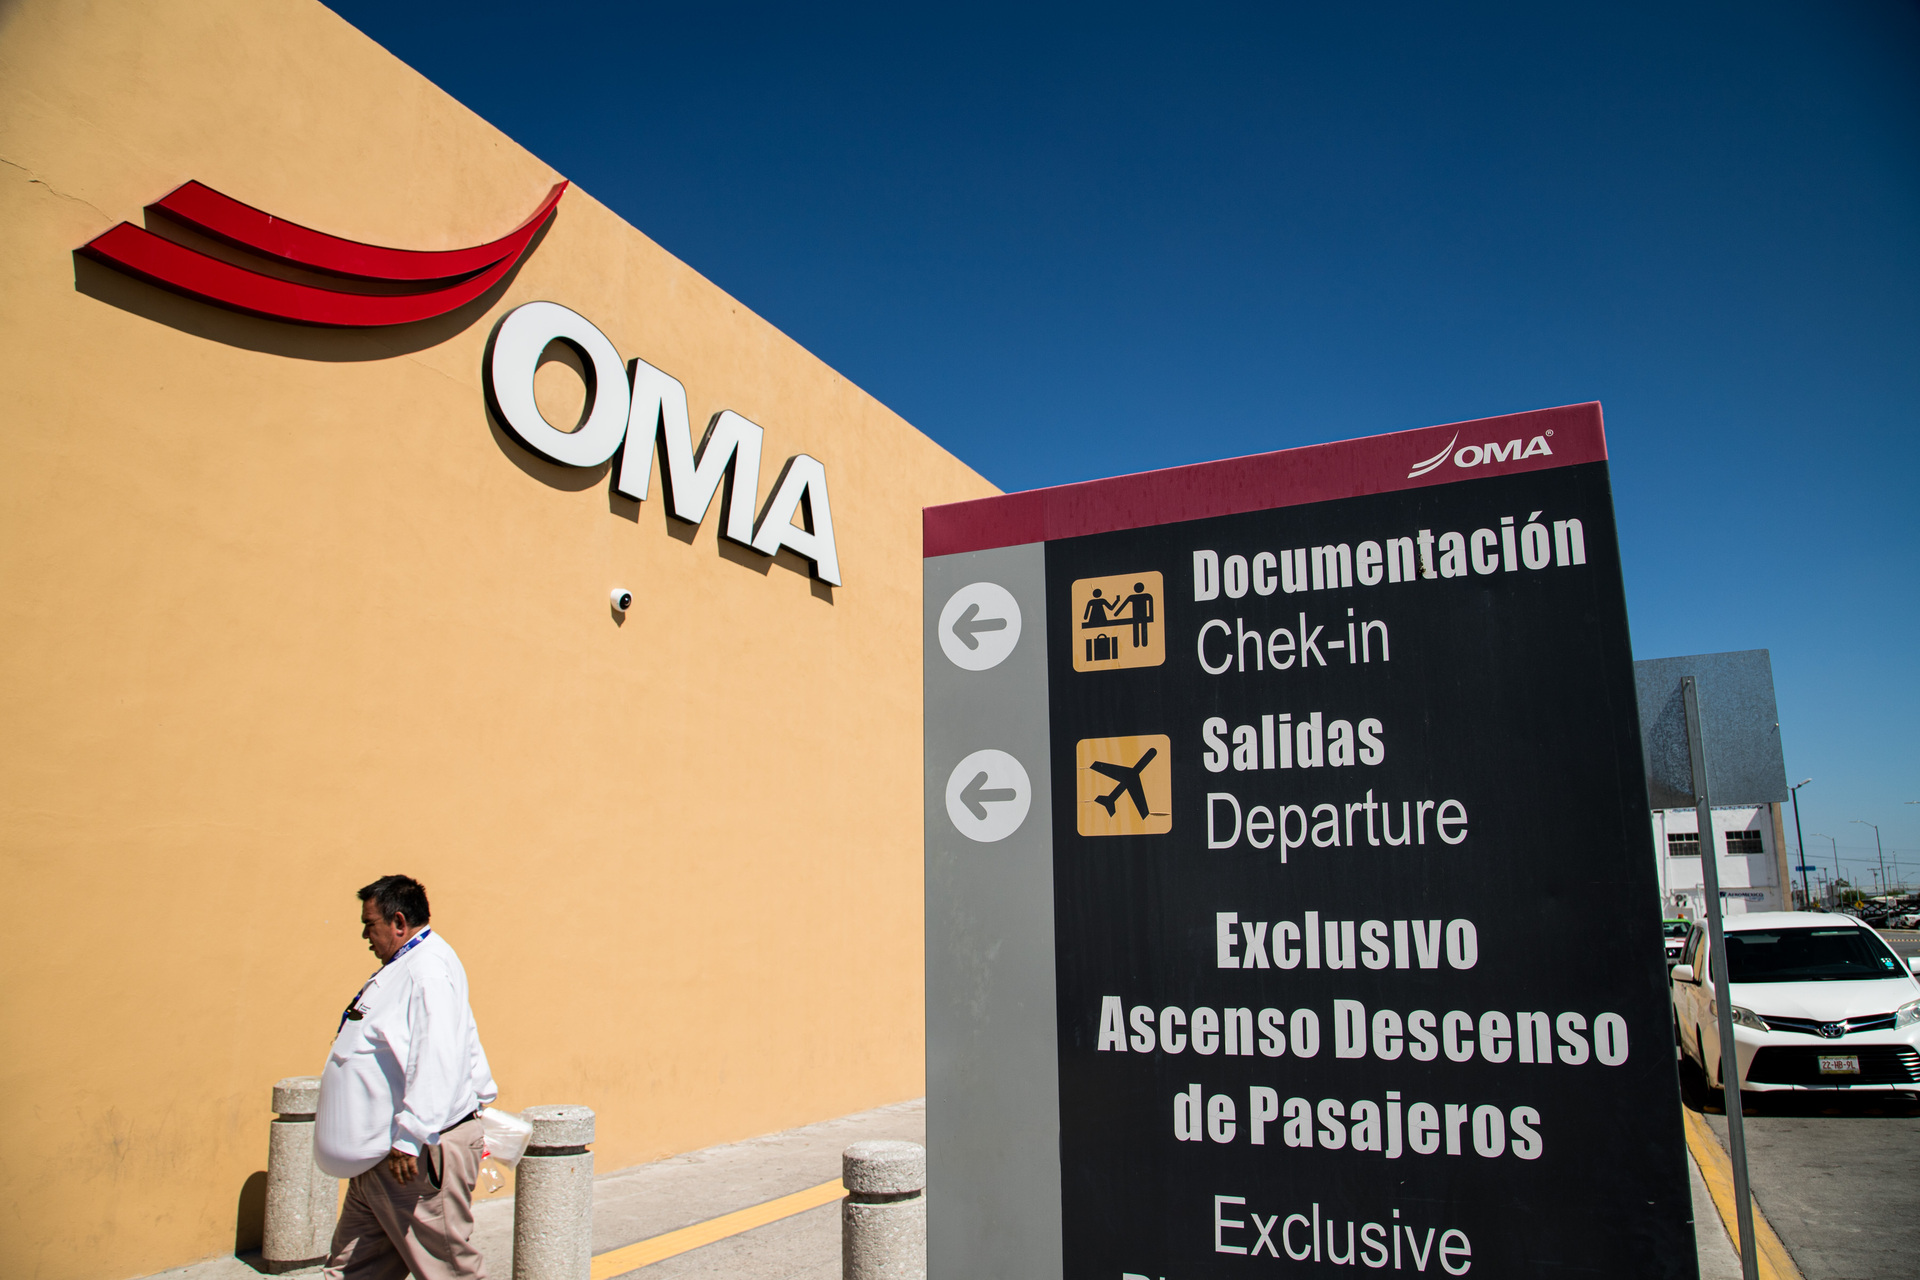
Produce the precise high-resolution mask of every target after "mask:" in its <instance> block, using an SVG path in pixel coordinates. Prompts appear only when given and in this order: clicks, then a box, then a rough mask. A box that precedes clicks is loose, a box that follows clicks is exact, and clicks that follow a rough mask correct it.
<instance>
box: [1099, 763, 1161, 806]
mask: <svg viewBox="0 0 1920 1280" xmlns="http://www.w3.org/2000/svg"><path fill="white" fill-rule="evenodd" d="M1159 754H1160V749H1159V748H1158V747H1148V748H1147V754H1145V755H1143V756H1141V757H1140V758H1139V759H1138V760H1136V761H1134V762H1133V764H1132V766H1131V767H1129V766H1127V765H1122V764H1109V763H1107V762H1106V761H1105V760H1095V761H1094V762H1093V765H1092V768H1093V770H1094V772H1095V773H1104V774H1106V775H1107V776H1108V777H1109V778H1112V779H1113V780H1114V781H1115V782H1118V783H1119V784H1120V785H1119V786H1117V787H1115V788H1114V789H1113V790H1111V791H1109V792H1107V794H1105V795H1103V796H1095V797H1094V802H1095V803H1096V804H1098V805H1099V806H1100V807H1101V808H1102V809H1105V810H1106V811H1107V814H1108V816H1110V817H1118V816H1119V815H1118V814H1116V813H1114V811H1113V810H1114V806H1115V805H1117V804H1119V803H1120V797H1121V796H1123V795H1124V796H1126V797H1127V798H1128V799H1130V800H1132V801H1133V807H1134V808H1135V809H1137V810H1139V812H1140V816H1141V817H1143V818H1144V817H1146V816H1147V789H1146V788H1145V787H1144V786H1142V785H1141V784H1140V771H1141V770H1142V769H1144V768H1146V767H1147V765H1148V764H1149V763H1150V762H1151V761H1152V760H1153V758H1154V757H1155V756H1157V755H1159Z"/></svg>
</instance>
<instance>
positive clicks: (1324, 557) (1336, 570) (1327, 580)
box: [1313, 542, 1353, 591]
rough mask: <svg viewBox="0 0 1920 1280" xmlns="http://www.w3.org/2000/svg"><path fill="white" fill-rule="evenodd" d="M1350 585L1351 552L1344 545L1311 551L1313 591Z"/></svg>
mask: <svg viewBox="0 0 1920 1280" xmlns="http://www.w3.org/2000/svg"><path fill="white" fill-rule="evenodd" d="M1352 585H1353V552H1352V551H1351V550H1350V549H1349V548H1348V547H1347V544H1346V543H1344V542H1342V543H1339V544H1338V545H1336V546H1331V547H1315V548H1314V549H1313V589H1314V590H1315V591H1326V590H1329V589H1330V588H1333V587H1350V586H1352Z"/></svg>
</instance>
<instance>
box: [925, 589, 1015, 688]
mask: <svg viewBox="0 0 1920 1280" xmlns="http://www.w3.org/2000/svg"><path fill="white" fill-rule="evenodd" d="M1018 643H1020V604H1019V602H1018V601H1016V600H1015V599H1014V598H1013V593H1012V592H1011V591H1008V590H1007V589H1006V588H1005V587H1003V586H1001V585H1000V584H999V583H997V582H975V583H973V584H971V585H970V586H965V587H962V588H960V589H959V590H958V591H956V592H954V593H953V597H952V598H951V599H949V600H948V601H947V605H946V608H944V609H942V610H941V611H940V652H942V653H944V654H946V655H947V661H949V662H951V663H952V664H953V665H954V666H956V667H959V668H960V669H961V670H962V671H985V670H987V669H988V668H989V667H997V666H999V665H1000V664H1001V663H1002V662H1005V661H1006V659H1007V655H1008V654H1010V653H1012V652H1013V647H1014V646H1015V645H1016V644H1018Z"/></svg>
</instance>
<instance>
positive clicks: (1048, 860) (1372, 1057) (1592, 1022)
mask: <svg viewBox="0 0 1920 1280" xmlns="http://www.w3.org/2000/svg"><path fill="white" fill-rule="evenodd" d="M923 530H924V550H925V555H926V568H925V577H924V579H923V581H924V584H925V586H924V593H923V599H924V601H925V605H924V609H923V626H924V627H925V628H926V631H925V638H924V640H923V647H924V649H925V650H926V651H928V652H929V653H930V652H931V651H932V650H933V649H934V647H935V645H934V641H935V639H936V637H937V639H938V641H939V648H940V649H941V650H942V651H944V652H945V653H946V655H947V657H948V659H949V660H950V662H951V665H950V663H949V662H942V661H931V662H929V663H928V664H927V666H928V669H927V672H926V676H925V690H926V699H927V701H926V720H925V724H926V752H925V760H926V766H925V770H924V784H925V786H926V792H925V800H924V810H925V812H926V813H927V815H928V821H927V826H926V864H925V865H926V903H927V913H926V942H927V949H926V955H927V966H926V972H927V1005H926V1007H927V1046H926V1047H927V1055H926V1056H927V1103H928V1105H927V1119H928V1131H927V1132H928V1144H927V1150H928V1160H929V1165H928V1178H929V1181H930V1183H931V1184H932V1185H935V1186H938V1187H939V1188H940V1194H939V1196H938V1197H935V1198H933V1199H931V1200H929V1202H928V1211H927V1212H928V1218H927V1272H926V1274H927V1277H928V1280H967V1278H968V1277H973V1276H1018V1277H1020V1280H1127V1278H1128V1277H1134V1278H1144V1280H1163V1278H1164V1280H1207V1278H1212V1280H1241V1278H1244V1280H1263V1278H1264V1277H1267V1276H1274V1277H1281V1276H1290V1275H1293V1274H1295V1273H1296V1272H1297V1273H1298V1274H1300V1275H1302V1276H1309V1275H1315V1276H1317V1275H1322V1274H1325V1275H1333V1274H1337V1273H1338V1272H1339V1269H1341V1268H1345V1269H1346V1274H1348V1275H1349V1276H1351V1277H1356V1278H1357V1277H1360V1276H1365V1275H1371V1274H1374V1273H1376V1272H1378V1273H1379V1274H1381V1275H1382V1276H1386V1275H1389V1274H1390V1275H1392V1276H1393V1277H1394V1278H1395V1280H1400V1277H1402V1276H1403V1275H1404V1276H1407V1277H1409V1280H1410V1278H1411V1277H1412V1276H1413V1275H1414V1274H1415V1273H1420V1274H1421V1275H1422V1280H1427V1278H1428V1277H1440V1278H1442V1280H1444V1278H1445V1277H1455V1276H1466V1277H1469V1280H1508V1278H1513V1280H1519V1278H1521V1277H1536V1276H1545V1275H1552V1276H1564V1277H1573V1276H1596V1277H1597V1276H1633V1277H1636V1280H1652V1278H1656V1277H1657V1278H1660V1280H1696V1266H1695V1256H1696V1255H1695V1248H1694V1240H1693V1227H1692V1215H1691V1205H1692V1199H1691V1196H1690V1194H1689V1192H1688V1188H1687V1165H1686V1155H1685V1149H1686V1148H1685V1142H1684V1135H1683V1133H1682V1130H1681V1115H1682V1112H1681V1108H1680V1105H1679V1103H1680V1099H1679V1096H1678V1084H1677V1077H1676V1076H1675V1074H1674V1067H1673V1033H1672V1018H1673V1014H1672V1008H1671V1004H1670V1001H1669V998H1668V994H1667V984H1668V980H1667V973H1666V966H1665V963H1664V961H1663V960H1662V959H1661V955H1662V951H1661V947H1660V940H1659V938H1660V935H1659V928H1660V914H1659V905H1660V885H1659V883H1658V880H1657V877H1656V874H1655V872H1656V868H1657V859H1656V858H1655V856H1654V849H1653V846H1652V834H1653V833H1652V829H1651V827H1650V826H1649V825H1648V823H1647V818H1646V814H1647V808H1648V805H1647V788H1646V778H1647V776H1648V775H1647V772H1646V767H1645V764H1644V759H1645V757H1643V752H1642V750H1641V738H1640V734H1639V733H1638V722H1637V720H1636V717H1635V714H1634V711H1635V705H1636V704H1635V682H1634V665H1633V654H1632V646H1631V644H1630V641H1629V636H1628V631H1627V612H1626V597H1625V590H1624V585H1623V582H1622V578H1621V564H1620V556H1619V543H1618V539H1617V537H1616V534H1615V530H1614V513H1613V499H1612V494H1611V488H1610V481H1609V479H1608V468H1607V461H1606V441H1605V434H1604V432H1603V431H1602V429H1601V421H1600V412H1599V406H1597V405H1574V406H1569V407H1567V408H1563V409H1550V410H1545V411H1542V412H1538V413H1529V414H1519V415H1515V416H1512V417H1508V418H1499V419H1489V420H1486V421H1483V422H1470V423H1450V424H1448V425H1446V426H1443V427H1432V428H1427V429H1424V430H1421V431H1414V432H1406V433H1401V434H1397V435H1385V436H1375V437H1371V438H1369V439H1364V440H1350V441H1344V442H1341V443H1337V444H1328V445H1321V446H1314V447H1311V448H1304V449H1295V450H1289V451H1287V452H1285V453H1278V454H1270V455H1265V456H1262V457H1255V458H1240V459H1234V460H1230V461H1224V462H1210V463H1204V464H1199V465H1195V466H1190V467H1179V468H1174V469H1171V470H1166V471H1155V472H1147V473H1142V474H1139V475H1133V476H1122V477H1117V478H1114V479H1108V480H1098V481H1090V482H1088V483H1085V484H1076V485H1067V486H1063V487H1060V488H1055V489H1046V490H1040V491H1038V492H1035V493H1025V494H1009V495H1005V496H1001V497H995V498H986V499H981V500H978V501H974V502H968V503H959V504H955V505H953V506H950V507H935V508H932V509H930V510H928V511H927V512H926V515H925V517H924V520H923ZM983 578H991V579H992V580H993V583H992V584H989V583H983V582H981V581H980V580H981V579H983ZM993 584H998V587H1003V588H1005V590H1006V591H1007V592H1010V593H1011V594H1012V595H1013V597H1014V598H1017V599H1018V600H1019V602H1020V609H1021V610H1022V611H1023V612H1024V614H1025V621H1026V627H1025V634H1024V637H1023V638H1022V639H1020V641H1019V644H1018V647H1017V648H1015V647H1013V646H1012V644H1011V637H1010V636H1009V635H1008V633H1007V632H1002V631H986V630H981V629H980V627H981V625H982V624H985V623H990V622H992V621H995V620H997V619H1000V618H1003V617H1005V618H1008V619H1010V620H1011V619H1012V618H1013V617H1015V616H1017V615H1015V614H1014V612H1013V611H1012V610H1011V608H1010V607H1008V606H1007V605H1005V604H1002V603H1000V602H999V601H998V597H997V596H996V597H995V598H994V600H993V601H992V602H990V601H989V600H988V599H987V598H986V596H985V595H984V594H983V593H984V591H985V590H986V589H987V588H988V587H990V586H992V585H993ZM942 602H945V603H944V608H943V607H942ZM976 606H977V607H976ZM970 610H971V612H970ZM1010 630H1011V627H1009V631H1010ZM969 642H971V643H969ZM996 643H998V644H1006V645H1007V646H1008V648H1009V650H1010V651H1009V652H1008V653H1007V654H1006V656H1005V659H1004V660H1003V661H999V662H998V665H997V666H994V668H993V669H992V670H991V671H987V670H985V667H986V665H988V659H986V658H984V657H982V656H980V655H981V654H982V653H983V651H985V650H986V649H987V648H988V647H989V646H990V645H994V644H996ZM973 663H978V664H979V669H978V671H976V670H974V669H973V668H972V667H971V666H970V665H969V664H973ZM1708 691H1709V693H1710V694H1711V692H1712V686H1709V687H1708ZM1720 705H1721V707H1722V710H1723V711H1726V712H1729V713H1731V712H1741V713H1742V714H1743V715H1747V718H1748V719H1750V720H1753V721H1755V722H1759V721H1760V720H1761V719H1762V717H1761V716H1760V715H1759V714H1758V711H1757V710H1756V708H1759V707H1760V706H1761V704H1760V703H1759V702H1753V703H1750V704H1742V703H1736V701H1735V700H1734V699H1732V698H1731V697H1723V698H1722V699H1721V702H1720ZM1764 705H1765V709H1766V710H1767V711H1768V714H1767V715H1766V716H1765V717H1764V724H1761V725H1760V728H1761V729H1763V730H1765V732H1766V733H1767V734H1772V733H1773V721H1774V717H1773V716H1772V714H1771V706H1772V702H1771V696H1770V694H1769V697H1768V699H1767V700H1766V701H1765V704H1764ZM1747 713H1752V714H1750V715H1748V714H1747ZM1775 740H1776V741H1777V735H1775ZM984 744H992V745H994V746H996V747H998V748H1000V749H1001V751H999V752H985V751H980V750H979V748H980V747H981V746H982V745H984ZM969 753H973V754H969ZM1006 753H1011V754H1006ZM1016 755H1017V756H1018V757H1019V764H1020V765H1024V768H1020V767H1019V765H1015V763H1014V760H1013V756H1016ZM963 757H964V759H963ZM1769 759H1771V760H1772V761H1773V763H1772V764H1771V766H1770V768H1771V772H1770V773H1769V774H1768V775H1767V776H1768V777H1771V778H1776V779H1777V778H1778V777H1780V776H1782V775H1781V773H1780V769H1781V766H1780V765H1779V764H1778V759H1779V757H1778V754H1777V748H1775V749H1773V751H1772V752H1771V753H1770V754H1769ZM955 761H959V764H958V766H957V767H956V766H955V764H954V762H955ZM1016 770H1017V773H1016ZM1029 772H1030V773H1031V777H1032V810H1031V813H1030V814H1026V815H1025V822H1024V824H1022V823H1021V822H1020V819H1019V817H1017V816H1015V815H1016V812H1018V813H1023V814H1024V813H1025V810H1026V805H1027V800H1026V797H1027V794H1028V792H1027V786H1026V782H1027V776H1028V773H1029ZM1708 772H1709V773H1710V774H1712V775H1713V777H1714V778H1715V779H1716V780H1717V779H1718V778H1719V777H1720V774H1719V773H1717V772H1716V771H1715V767H1714V766H1713V765H1712V764H1711V763H1709V766H1708ZM1715 785H1716V787H1717V785H1718V783H1717V781H1716V784H1715ZM1010 794H1011V797H1012V798H1008V797H1009V795H1010ZM1783 794H1784V793H1783ZM1717 795H1718V792H1717V791H1716V796H1717ZM1016 828H1017V830H1016ZM956 832H958V833H959V834H956ZM961 836H965V837H966V839H962V838H961ZM1003 837H1004V838H1003ZM993 839H998V840H1000V843H997V844H971V845H969V844H968V841H969V840H971V841H982V840H993ZM1543 848H1551V849H1552V850H1553V855H1554V856H1552V857H1542V856H1541V852H1540V851H1541V850H1542V849H1543ZM1796 852H1797V851H1796ZM1800 856H1805V855H1804V854H1801V855H1800ZM1748 892H1751V893H1753V894H1754V896H1755V897H1758V896H1760V891H1759V890H1752V891H1746V890H1731V891H1729V892H1728V894H1727V897H1728V898H1729V899H1732V898H1735V897H1739V896H1745V894H1746V893H1748ZM1576 901H1577V902H1579V903H1580V904H1581V907H1582V909H1581V910H1579V911H1576V912H1571V913H1570V912H1568V911H1567V910H1566V909H1565V906H1566V904H1567V903H1569V902H1576ZM1715 1229H1717V1228H1715Z"/></svg>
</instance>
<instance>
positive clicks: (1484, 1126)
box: [1473, 1107, 1507, 1160]
mask: <svg viewBox="0 0 1920 1280" xmlns="http://www.w3.org/2000/svg"><path fill="white" fill-rule="evenodd" d="M1473 1150H1474V1154H1475V1155H1482V1156H1485V1157H1486V1158H1487V1159H1489V1160H1492V1159H1494V1158H1496V1157H1498V1156H1501V1155H1503V1154H1505V1153H1506V1150H1507V1118H1506V1116H1504V1115H1502V1114H1501V1113H1500V1108H1498V1107H1475V1108H1474V1109H1473Z"/></svg>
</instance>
